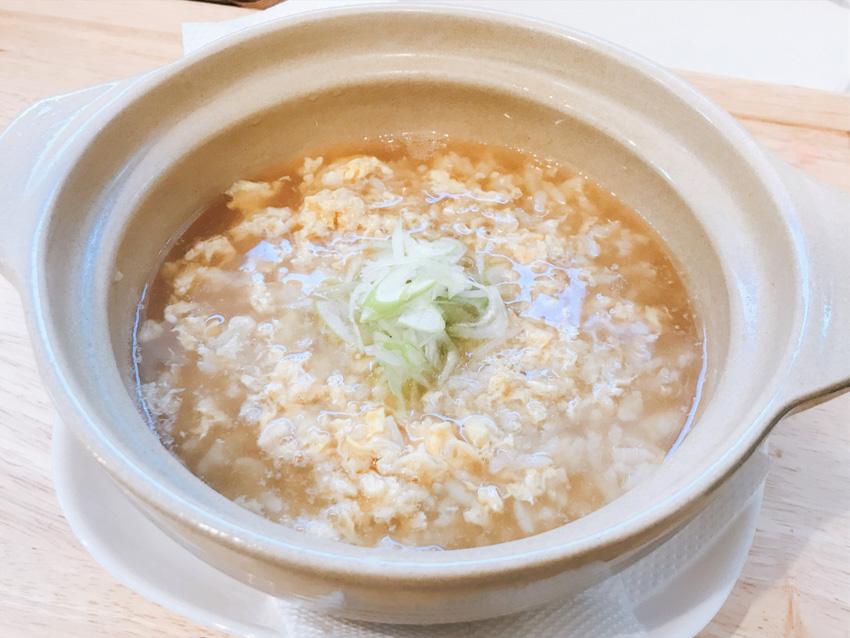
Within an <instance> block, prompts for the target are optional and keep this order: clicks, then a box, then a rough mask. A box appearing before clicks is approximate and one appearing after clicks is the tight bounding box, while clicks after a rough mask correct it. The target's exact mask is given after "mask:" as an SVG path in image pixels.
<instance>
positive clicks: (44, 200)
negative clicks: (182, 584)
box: [0, 5, 850, 623]
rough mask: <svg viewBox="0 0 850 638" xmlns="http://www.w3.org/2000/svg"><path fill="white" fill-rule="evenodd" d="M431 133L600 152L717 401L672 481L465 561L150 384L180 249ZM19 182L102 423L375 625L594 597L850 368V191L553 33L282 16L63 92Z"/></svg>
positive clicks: (38, 118)
mask: <svg viewBox="0 0 850 638" xmlns="http://www.w3.org/2000/svg"><path fill="white" fill-rule="evenodd" d="M426 131H438V132H440V133H447V134H449V135H450V136H454V137H456V138H460V139H473V140H478V141H485V142H495V143H500V144H507V145H513V146H518V147H521V148H524V149H529V150H533V151H535V152H539V153H542V154H544V155H548V156H552V157H554V158H557V159H559V160H562V161H564V162H567V163H569V164H572V165H574V166H576V167H579V168H580V169H581V170H582V171H583V172H585V173H587V174H589V175H591V176H592V177H593V178H595V179H596V180H597V181H599V182H600V183H601V184H602V185H603V186H605V187H606V188H609V189H610V190H612V191H613V192H615V193H617V194H618V195H619V196H620V197H621V198H622V199H623V200H625V201H626V202H627V203H628V204H630V205H631V206H632V207H634V208H636V209H637V210H638V211H639V212H640V213H641V214H642V215H643V216H644V217H645V218H646V219H647V220H648V221H649V222H650V223H651V224H652V225H653V226H654V227H655V228H656V229H657V231H658V232H659V233H660V234H661V236H662V237H663V238H664V240H665V241H666V242H667V244H668V246H669V248H670V251H671V252H672V254H673V255H674V257H675V259H676V260H677V261H678V263H679V264H680V267H681V272H682V275H683V277H684V279H685V281H686V282H687V285H688V287H689V290H690V292H691V294H692V297H693V299H694V302H695V304H696V306H697V308H698V310H699V311H700V313H701V315H702V317H703V318H704V321H705V330H706V344H707V350H706V357H707V358H706V362H707V363H706V373H705V384H704V386H703V390H702V397H701V399H700V403H699V409H698V413H697V416H696V419H695V421H694V424H693V428H692V430H691V432H690V433H689V434H688V436H687V437H686V438H685V440H684V441H683V443H682V445H681V446H680V447H679V448H678V449H677V450H676V451H675V453H673V454H672V455H671V456H670V457H669V458H668V460H667V461H666V462H665V463H664V464H663V465H662V466H661V467H660V468H659V470H658V471H657V473H656V475H655V476H654V477H653V478H652V479H651V480H649V481H647V482H646V483H644V484H642V485H640V486H639V487H637V488H635V489H634V490H632V491H630V492H628V493H627V494H626V495H624V496H623V497H621V498H619V499H617V500H616V501H614V502H613V503H611V504H609V505H607V506H605V507H603V508H601V509H599V510H597V511H596V512H593V513H592V514H590V515H588V516H586V517H584V518H582V519H580V520H578V521H576V522H574V523H571V524H569V525H566V526H564V527H562V528H559V529H555V530H552V531H549V532H546V533H543V534H539V535H536V536H533V537H530V538H525V539H522V540H518V541H513V542H509V543H503V544H499V545H493V546H489V547H481V548H474V549H463V550H453V551H445V552H415V551H411V552H406V551H404V552H398V551H387V550H381V549H368V548H363V547H355V546H350V545H346V544H342V543H337V542H332V541H326V540H320V539H316V538H312V537H309V536H306V535H304V534H301V533H298V532H296V531H293V530H290V529H286V528H284V527H282V526H279V525H276V524H274V523H271V522H270V521H267V520H265V519H262V518H260V517H258V516H255V515H253V514H251V513H249V512H247V511H246V510H243V509H242V508H240V507H239V506H237V505H235V504H234V503H232V502H230V501H229V500H227V499H226V498H224V497H223V496H221V495H219V494H218V493H216V492H215V491H213V490H212V489H210V488H208V487H207V486H206V485H204V484H203V483H202V482H201V481H200V480H198V479H197V478H195V477H194V476H192V475H191V474H190V473H189V472H188V470H186V468H185V467H184V466H183V465H181V464H180V462H178V461H177V460H176V459H175V458H173V457H172V456H171V455H170V454H169V453H168V452H167V451H166V450H165V449H164V448H163V447H162V446H161V445H160V444H159V441H158V440H157V439H156V437H155V436H154V434H153V433H152V432H151V431H150V429H149V428H148V426H147V424H146V422H145V421H144V419H143V418H142V417H141V415H140V413H139V411H138V409H137V406H136V402H135V399H134V396H135V390H134V384H133V378H132V375H131V374H130V371H131V328H132V325H133V319H134V315H135V312H136V308H137V304H138V302H139V298H140V295H141V291H142V288H143V286H144V283H145V281H146V280H147V279H148V277H149V275H150V273H151V271H152V269H153V268H154V267H155V266H156V265H157V264H158V262H159V260H161V258H162V255H163V247H164V246H166V245H167V244H168V242H169V240H170V239H171V238H173V237H174V236H175V234H176V233H178V232H179V231H180V229H182V228H185V226H186V225H187V222H188V220H190V219H191V218H192V217H193V215H195V214H197V213H198V212H199V211H200V210H201V209H202V208H203V207H204V205H205V203H207V202H208V201H210V200H211V199H212V198H213V197H214V196H215V195H216V194H218V193H220V192H222V191H223V190H225V189H226V188H227V187H228V186H229V185H230V184H231V183H232V182H233V181H235V180H236V179H238V178H241V177H244V176H250V175H252V174H256V173H258V172H259V171H261V170H262V169H264V168H266V167H267V166H268V165H270V164H273V163H275V162H277V161H280V160H281V159H284V158H286V157H291V156H294V155H297V154H300V153H304V152H309V150H310V149H311V148H318V147H321V146H323V145H326V144H331V143H333V142H338V141H340V140H346V139H351V138H352V137H362V136H375V135H379V134H382V133H387V132H394V133H398V132H426ZM0 175H2V176H3V181H2V185H0V190H2V196H3V201H4V206H3V208H2V209H0V227H2V228H3V229H4V230H3V232H2V234H0V268H2V272H3V274H4V275H5V276H6V277H8V278H9V279H10V280H11V281H13V282H14V284H15V285H16V286H17V288H18V290H19V291H20V293H21V296H22V298H23V300H24V305H25V307H26V311H27V319H28V322H29V327H30V331H31V336H32V339H33V343H34V347H35V351H36V354H37V358H38V361H39V364H40V366H41V372H42V374H43V376H44V380H45V383H46V385H47V386H48V388H49V390H50V392H51V395H52V397H53V400H54V401H55V403H56V406H57V408H58V410H59V412H60V414H61V416H62V419H63V420H64V421H65V422H66V423H67V424H68V426H69V427H70V428H71V429H72V431H73V433H74V434H75V436H76V437H78V438H79V440H80V441H81V442H82V443H83V444H84V445H85V446H86V448H87V449H88V451H89V452H90V453H91V454H92V455H93V456H94V457H95V458H97V459H98V460H99V461H100V463H101V464H102V465H103V467H104V468H105V469H106V470H107V471H108V473H109V475H110V476H111V477H112V478H113V479H114V480H115V482H116V483H117V484H118V485H119V486H120V487H121V488H122V489H123V490H124V491H125V492H126V493H127V494H128V495H129V497H130V498H131V500H132V501H133V502H134V503H135V504H136V505H137V506H138V507H139V509H140V510H142V511H143V512H144V513H145V514H146V515H147V516H148V517H149V518H150V519H151V520H152V521H153V522H155V524H156V525H157V526H159V527H160V528H161V529H162V530H164V531H165V532H166V533H168V534H169V535H170V536H171V537H172V538H174V539H177V540H178V541H179V542H180V543H182V544H183V545H184V546H185V547H187V548H188V549H189V550H191V551H192V552H193V553H195V554H196V555H198V556H199V557H201V558H202V559H203V560H205V561H207V562H208V563H210V564H212V565H214V566H215V567H217V568H219V569H220V570H222V571H224V572H226V573H228V574H230V575H232V576H234V577H236V578H238V579H241V580H243V581H245V582H247V583H249V584H251V585H252V586H254V587H256V588H259V589H261V590H263V591H266V592H268V593H271V594H273V595H278V596H290V597H297V598H299V599H301V600H304V601H305V602H307V603H308V604H311V605H313V606H316V607H319V608H322V609H325V610H328V611H329V612H332V613H335V614H339V615H343V616H347V617H351V618H361V619H369V620H378V621H384V622H409V623H427V622H450V621H460V620H471V619H477V618H485V617H491V616H495V615H499V614H507V613H511V612H515V611H519V610H523V609H527V608H530V607H533V606H535V605H540V604H543V603H546V602H550V601H553V600H556V599H559V598H563V597H566V596H569V595H571V594H574V593H576V592H578V591H580V590H582V589H584V588H586V587H588V586H590V585H592V584H595V583H596V582H599V581H600V580H601V579H603V578H605V577H606V576H608V575H610V574H611V573H614V572H616V571H618V570H620V569H623V568H624V567H625V566H627V565H629V564H630V563H632V562H633V561H635V560H636V559H637V558H639V557H640V556H642V555H644V554H645V553H646V552H648V551H650V550H651V549H652V548H654V547H656V546H657V545H658V544H659V543H662V542H663V541H664V540H665V539H666V538H669V537H670V536H671V535H672V534H673V533H675V532H676V531H677V530H678V529H681V527H682V526H683V525H685V524H686V523H687V522H688V521H689V520H691V519H692V518H693V517H694V516H695V515H696V514H697V513H698V512H699V511H701V510H702V509H703V508H704V507H705V506H706V505H707V504H708V503H709V502H710V500H711V498H712V495H713V494H714V492H715V491H716V490H717V488H718V487H719V486H721V485H722V484H723V483H724V482H725V481H727V480H728V479H729V478H730V477H731V476H732V475H733V474H734V472H735V470H736V469H737V468H738V467H739V466H741V464H742V463H743V462H744V461H745V460H746V459H747V458H748V456H749V455H750V454H751V453H752V452H753V451H754V450H755V449H756V447H757V446H758V444H759V443H760V442H761V441H762V440H763V439H764V437H765V436H766V435H767V434H768V432H769V431H770V429H771V427H772V426H773V425H774V424H775V423H776V422H777V421H778V420H779V419H781V418H782V417H783V416H784V415H786V414H788V413H789V412H791V411H793V410H795V409H799V408H802V407H805V406H807V405H810V404H811V403H813V402H815V401H819V400H824V399H826V398H828V397H830V396H832V395H834V394H835V393H838V392H840V391H842V390H844V389H846V388H847V387H848V385H850V267H848V261H847V259H846V257H845V256H844V254H843V251H844V249H845V247H846V246H848V245H850V196H848V194H846V193H843V192H841V191H838V190H836V189H833V188H830V187H828V186H826V185H823V184H819V183H816V182H814V181H813V180H811V179H808V178H806V177H804V176H803V175H802V174H800V173H798V172H797V171H795V170H793V169H791V168H789V167H788V166H786V165H784V164H782V163H781V162H779V161H777V160H775V159H774V158H772V157H770V156H769V155H768V154H767V153H766V152H765V151H764V150H763V149H762V148H761V147H759V146H758V145H757V144H756V143H755V142H754V141H753V140H752V139H751V138H750V137H749V135H747V134H746V133H745V132H744V131H743V130H742V129H741V128H740V127H739V126H738V125H737V124H736V123H735V122H734V121H733V120H732V118H731V117H730V116H729V115H728V114H726V113H725V112H723V111H722V110H721V109H719V108H718V107H717V106H715V105H714V104H712V103H711V102H710V101H709V100H707V99H706V98H705V97H703V96H702V95H700V94H699V93H697V92H696V91H695V90H694V89H692V88H691V87H689V86H688V85H686V84H684V83H683V82H681V81H680V80H678V79H677V78H675V77H674V76H672V75H670V74H668V73H667V72H665V71H663V70H661V69H659V68H658V67H656V66H654V65H652V64H650V63H649V62H647V61H645V60H642V59H640V58H637V57H635V56H634V55H632V54H630V53H628V52H626V51H623V50H621V49H619V48H617V47H614V46H612V45H609V44H606V43H603V42H600V41H598V40H595V39H594V38H592V37H589V36H586V35H583V34H579V33H575V32H571V31H568V30H565V29H562V28H558V27H554V26H551V25H547V24H544V23H539V22H532V21H526V20H520V19H517V18H513V17H507V16H502V15H498V14H485V13H480V12H472V11H468V10H458V9H446V8H427V7H416V6H412V5H403V6H401V7H396V6H380V7H360V8H356V9H347V10H333V11H322V12H316V13H310V14H303V15H301V16H298V17H294V18H288V19H284V20H280V21H276V22H270V23H266V24H264V25H262V26H258V27H255V28H251V29H248V30H245V31H241V32H239V33H237V34H235V35H233V36H231V37H228V38H225V39H223V40H221V41H219V42H217V43H215V44H213V45H210V46H207V47H205V48H203V49H202V50H200V51H199V52H197V53H195V54H192V55H190V56H187V57H186V58H184V59H182V60H180V61H178V62H175V63H173V64H171V65H168V66H167V67H164V68H162V69H160V70H157V71H155V72H153V73H150V74H147V75H145V76H142V77H138V78H135V79H131V80H126V81H121V82H116V83H113V84H109V85H103V86H98V87H94V88H91V89H88V90H84V91H80V92H77V93H73V94H70V95H65V96H60V97H58V98H53V99H49V100H44V101H42V102H39V103H38V104H36V105H34V106H33V107H31V108H30V109H28V110H27V111H26V112H24V113H23V114H22V115H21V116H20V117H19V118H18V119H17V120H16V121H15V122H14V123H12V124H11V125H10V126H9V128H8V129H7V130H6V131H5V132H4V133H3V135H2V137H0Z"/></svg>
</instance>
